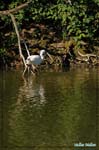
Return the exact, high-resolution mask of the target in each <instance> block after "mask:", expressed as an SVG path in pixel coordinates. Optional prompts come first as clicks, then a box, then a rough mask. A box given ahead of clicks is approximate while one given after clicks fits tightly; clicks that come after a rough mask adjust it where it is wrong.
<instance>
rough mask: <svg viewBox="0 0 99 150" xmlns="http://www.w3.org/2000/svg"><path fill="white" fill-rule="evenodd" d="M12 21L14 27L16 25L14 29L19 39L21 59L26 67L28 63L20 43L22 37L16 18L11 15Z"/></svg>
mask: <svg viewBox="0 0 99 150" xmlns="http://www.w3.org/2000/svg"><path fill="white" fill-rule="evenodd" d="M9 15H10V17H11V19H12V22H13V25H14V28H15V32H16V35H17V38H18V46H19V54H20V57H21V58H22V60H23V63H24V65H25V67H26V62H25V58H24V56H23V54H22V49H21V42H20V35H19V31H18V28H17V25H16V21H15V18H14V16H13V15H12V14H9Z"/></svg>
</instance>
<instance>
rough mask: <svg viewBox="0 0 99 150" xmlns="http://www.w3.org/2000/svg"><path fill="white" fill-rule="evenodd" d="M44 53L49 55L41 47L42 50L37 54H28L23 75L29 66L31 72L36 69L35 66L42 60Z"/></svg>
mask: <svg viewBox="0 0 99 150" xmlns="http://www.w3.org/2000/svg"><path fill="white" fill-rule="evenodd" d="M46 54H47V55H48V56H49V57H50V55H49V54H48V53H47V52H46V51H45V50H44V49H43V50H41V51H40V54H39V55H30V56H28V57H27V59H26V65H27V67H26V68H25V70H24V72H23V75H24V74H25V72H26V70H27V69H28V68H30V70H31V72H32V73H33V74H34V71H35V70H36V67H35V66H37V65H40V64H41V63H42V62H43V60H44V58H45V55H46ZM50 58H51V57H50ZM36 71H37V70H36Z"/></svg>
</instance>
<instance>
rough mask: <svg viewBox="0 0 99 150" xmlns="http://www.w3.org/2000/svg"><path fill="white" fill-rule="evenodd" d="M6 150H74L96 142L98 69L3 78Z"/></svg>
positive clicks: (1, 101)
mask: <svg viewBox="0 0 99 150" xmlns="http://www.w3.org/2000/svg"><path fill="white" fill-rule="evenodd" d="M0 76H1V77H0V84H1V85H2V86H0V89H1V95H0V106H1V107H0V112H1V113H0V114H1V115H0V122H1V124H0V129H1V134H0V135H1V139H2V140H1V143H0V144H1V147H2V150H3V148H4V150H5V148H6V150H10V149H13V150H20V149H24V150H25V149H26V150H29V149H33V150H34V149H35V150H45V149H46V150H50V149H54V150H58V149H62V150H63V149H66V150H72V149H73V148H74V144H75V143H79V142H82V143H90V142H91V143H96V142H97V117H96V114H97V107H98V106H97V105H96V104H97V103H96V101H97V95H98V90H99V89H98V86H97V85H99V83H98V80H97V70H96V69H94V70H91V71H90V70H89V69H87V70H86V69H84V70H83V71H82V70H81V69H76V70H70V71H68V72H60V73H57V72H49V73H41V74H40V75H39V76H37V77H33V76H29V77H28V78H26V79H24V80H22V79H21V78H20V72H7V73H6V72H3V75H2V73H1V74H0Z"/></svg>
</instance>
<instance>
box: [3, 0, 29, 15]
mask: <svg viewBox="0 0 99 150" xmlns="http://www.w3.org/2000/svg"><path fill="white" fill-rule="evenodd" d="M31 2H32V0H29V1H28V2H26V3H24V4H21V5H20V6H17V7H16V8H13V9H10V10H4V11H0V15H9V14H10V13H16V12H18V11H19V10H20V9H22V8H24V7H27V6H28V4H29V3H31Z"/></svg>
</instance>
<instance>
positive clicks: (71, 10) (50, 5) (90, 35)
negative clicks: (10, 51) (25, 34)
mask: <svg viewBox="0 0 99 150" xmlns="http://www.w3.org/2000/svg"><path fill="white" fill-rule="evenodd" d="M24 2H27V0H16V1H14V0H10V1H6V0H4V1H0V10H6V9H12V8H15V7H17V6H19V5H20V4H22V3H24ZM15 17H16V20H17V23H18V27H19V30H20V31H21V30H22V27H23V26H24V27H26V28H29V25H30V24H31V23H35V24H36V23H38V24H40V23H42V24H45V25H46V26H47V27H49V26H51V27H52V28H53V31H55V32H56V34H57V35H58V38H59V40H67V39H70V38H73V39H74V40H75V41H76V42H77V43H78V45H81V42H82V41H83V42H86V43H88V45H89V46H90V45H91V46H92V45H93V46H94V45H97V44H98V40H99V0H91V1H89V0H71V3H70V1H69V0H54V1H52V0H51V1H48V0H33V1H32V2H31V4H29V6H28V7H27V8H25V9H22V10H20V11H19V12H18V13H16V14H15ZM0 26H1V28H0V32H2V35H3V42H6V43H7V41H8V42H9V41H10V40H11V41H13V42H14V43H16V40H15V39H16V38H15V37H13V36H10V38H11V39H10V40H6V38H7V37H6V36H5V30H6V28H7V27H8V29H9V32H12V30H13V28H12V22H11V19H10V17H8V16H3V15H1V16H0ZM7 32H8V31H7ZM14 36H16V35H14ZM0 43H2V37H1V42H0ZM7 46H8V47H9V46H11V42H9V43H8V44H1V46H0V47H1V48H2V47H4V48H6V47H7Z"/></svg>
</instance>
